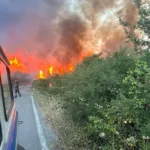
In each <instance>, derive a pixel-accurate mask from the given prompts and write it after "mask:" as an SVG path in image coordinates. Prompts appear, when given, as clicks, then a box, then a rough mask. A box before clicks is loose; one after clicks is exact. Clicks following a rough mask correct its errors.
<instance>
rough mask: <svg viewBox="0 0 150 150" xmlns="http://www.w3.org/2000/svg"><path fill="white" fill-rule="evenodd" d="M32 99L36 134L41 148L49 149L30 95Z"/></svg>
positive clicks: (43, 149)
mask: <svg viewBox="0 0 150 150" xmlns="http://www.w3.org/2000/svg"><path fill="white" fill-rule="evenodd" d="M31 99H32V106H33V111H34V115H35V121H36V126H37V130H38V135H39V139H40V143H41V147H42V149H41V150H49V148H48V146H47V142H46V139H45V136H44V132H43V128H42V125H41V122H40V119H39V115H38V112H37V109H36V106H35V103H34V99H33V96H31Z"/></svg>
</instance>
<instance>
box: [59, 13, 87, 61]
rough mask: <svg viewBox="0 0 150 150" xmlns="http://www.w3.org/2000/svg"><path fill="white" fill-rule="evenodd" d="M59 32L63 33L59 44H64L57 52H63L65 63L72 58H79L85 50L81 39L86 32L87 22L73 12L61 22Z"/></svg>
mask: <svg viewBox="0 0 150 150" xmlns="http://www.w3.org/2000/svg"><path fill="white" fill-rule="evenodd" d="M59 31H60V32H59V33H60V35H61V37H60V41H59V44H60V45H62V47H61V49H60V50H59V51H58V52H57V53H60V51H61V53H62V57H60V61H61V59H62V60H63V62H64V63H70V62H71V61H72V59H75V60H76V59H77V60H78V59H79V56H80V55H81V53H82V51H83V46H82V44H81V41H83V40H84V36H85V34H86V24H85V22H84V21H83V20H82V19H81V18H80V17H79V16H78V15H76V14H71V15H69V16H68V17H67V18H63V19H62V20H60V22H59Z"/></svg>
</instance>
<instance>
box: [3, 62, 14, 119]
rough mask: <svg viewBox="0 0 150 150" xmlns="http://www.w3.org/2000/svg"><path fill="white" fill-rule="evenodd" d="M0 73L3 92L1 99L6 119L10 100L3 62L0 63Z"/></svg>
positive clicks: (6, 72)
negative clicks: (2, 99) (2, 98)
mask: <svg viewBox="0 0 150 150" xmlns="http://www.w3.org/2000/svg"><path fill="white" fill-rule="evenodd" d="M0 73H1V84H2V90H3V97H4V105H5V109H6V115H7V117H8V113H9V110H10V107H11V104H12V100H11V92H10V86H9V85H10V83H9V80H8V79H9V78H8V71H7V68H6V66H5V64H4V63H3V62H0Z"/></svg>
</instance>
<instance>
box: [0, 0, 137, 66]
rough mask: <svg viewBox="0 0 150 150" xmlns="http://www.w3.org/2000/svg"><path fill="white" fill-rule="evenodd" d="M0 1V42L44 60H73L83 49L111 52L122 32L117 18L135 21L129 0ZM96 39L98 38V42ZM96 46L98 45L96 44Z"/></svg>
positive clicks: (119, 44)
mask: <svg viewBox="0 0 150 150" xmlns="http://www.w3.org/2000/svg"><path fill="white" fill-rule="evenodd" d="M67 2H70V0H68V1H67V0H32V1H31V0H25V1H20V0H15V1H11V0H1V1H0V8H1V9H0V33H1V34H0V42H1V44H2V46H3V47H5V48H6V50H7V51H9V52H15V51H16V50H18V49H22V48H23V50H22V51H24V50H26V51H27V52H28V53H29V54H30V55H33V56H36V57H37V58H39V59H40V60H44V61H48V62H57V61H58V62H59V63H60V64H70V63H76V61H78V60H79V59H80V55H82V54H83V53H84V52H86V51H99V52H100V51H102V50H104V51H107V52H110V51H115V50H116V49H119V48H120V46H121V44H122V42H123V41H124V38H125V35H124V32H123V29H122V27H121V26H120V24H119V21H118V17H122V18H124V19H126V20H127V21H128V22H130V23H135V22H136V21H137V19H138V11H137V9H136V7H135V5H134V4H133V3H132V2H131V0H126V1H124V0H105V1H104V0H72V2H73V6H75V4H76V8H75V9H73V8H70V6H69V5H67V4H68V3H67ZM97 41H101V42H100V44H99V45H98V44H97V43H98V42H97ZM97 45H98V46H97Z"/></svg>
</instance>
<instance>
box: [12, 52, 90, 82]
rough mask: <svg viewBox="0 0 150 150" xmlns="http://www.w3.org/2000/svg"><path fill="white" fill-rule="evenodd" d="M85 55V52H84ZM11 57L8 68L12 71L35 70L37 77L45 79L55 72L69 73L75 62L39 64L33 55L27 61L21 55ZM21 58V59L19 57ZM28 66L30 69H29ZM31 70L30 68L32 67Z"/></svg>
mask: <svg viewBox="0 0 150 150" xmlns="http://www.w3.org/2000/svg"><path fill="white" fill-rule="evenodd" d="M84 55H85V54H84ZM90 55H92V53H88V54H86V56H90ZM10 58H11V59H10V60H9V62H10V69H11V71H12V72H15V71H21V72H24V73H27V72H28V73H30V71H28V70H31V71H33V70H34V71H33V72H36V74H37V76H36V77H37V78H38V79H46V78H48V77H51V76H54V75H56V74H59V75H62V74H64V73H69V72H72V71H73V70H74V68H75V67H74V66H75V64H68V65H62V64H60V65H59V64H57V65H56V64H55V63H54V62H53V63H54V64H53V65H51V64H48V63H46V62H42V63H41V64H40V63H39V61H40V60H38V61H35V59H34V58H33V56H32V57H31V59H30V61H28V59H26V58H24V59H25V60H24V59H23V58H22V57H21V56H15V57H10ZM19 58H22V59H19ZM83 58H84V57H83V56H82V55H81V57H80V59H79V60H78V62H81V61H82V60H83ZM23 62H28V63H23ZM29 67H30V69H29ZM31 68H32V69H33V70H32V69H31Z"/></svg>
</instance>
